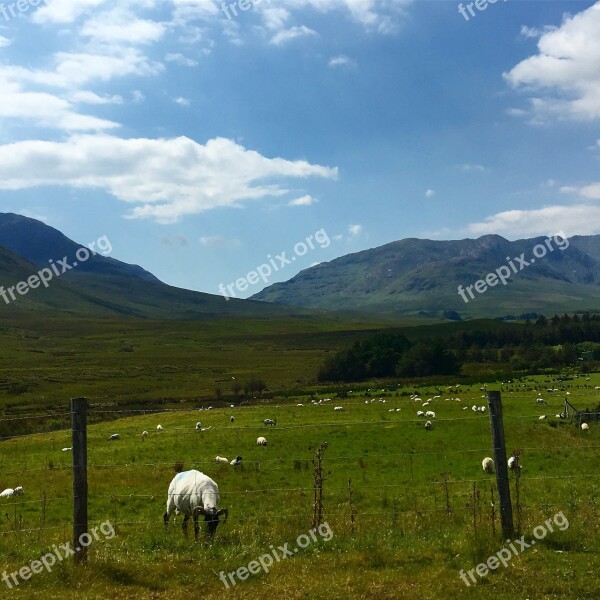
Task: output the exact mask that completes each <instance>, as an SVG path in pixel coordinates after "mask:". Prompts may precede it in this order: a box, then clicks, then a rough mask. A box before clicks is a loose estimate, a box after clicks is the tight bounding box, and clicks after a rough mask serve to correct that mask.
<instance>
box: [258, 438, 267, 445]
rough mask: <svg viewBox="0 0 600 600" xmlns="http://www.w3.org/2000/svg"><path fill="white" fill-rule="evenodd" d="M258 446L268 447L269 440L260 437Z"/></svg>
mask: <svg viewBox="0 0 600 600" xmlns="http://www.w3.org/2000/svg"><path fill="white" fill-rule="evenodd" d="M256 445H257V446H266V445H267V438H265V437H262V436H261V437H259V438H258V439H257V440H256Z"/></svg>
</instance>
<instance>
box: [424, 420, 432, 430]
mask: <svg viewBox="0 0 600 600" xmlns="http://www.w3.org/2000/svg"><path fill="white" fill-rule="evenodd" d="M431 428H432V425H431V421H427V423H425V429H427V431H429V430H430V429H431Z"/></svg>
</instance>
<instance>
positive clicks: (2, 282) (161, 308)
mask: <svg viewBox="0 0 600 600" xmlns="http://www.w3.org/2000/svg"><path fill="white" fill-rule="evenodd" d="M81 247H82V244H78V243H76V242H74V241H73V240H70V239H69V238H67V237H66V236H65V235H63V234H62V233H61V232H60V231H58V230H57V229H54V228H53V227H50V226H48V225H46V224H45V223H42V222H41V221H38V220H36V219H31V218H28V217H24V216H21V215H16V214H11V213H0V286H2V287H4V289H5V290H6V289H8V288H9V287H11V286H16V285H17V284H18V283H19V282H25V281H27V280H28V278H30V277H31V276H32V275H35V274H36V273H38V272H39V271H40V270H41V269H48V268H49V267H50V261H53V262H54V263H55V264H58V261H61V260H63V257H67V258H68V262H69V264H71V265H72V264H73V263H74V262H77V261H76V258H75V254H76V252H77V251H78V250H79V249H80V248H81ZM104 249H106V248H104ZM98 250H100V248H98ZM58 270H59V272H60V271H62V270H63V267H62V266H59V267H58ZM13 293H14V294H15V295H16V300H15V301H12V300H11V299H10V296H8V295H7V298H8V299H9V301H10V302H9V304H7V303H6V301H5V300H3V299H2V298H0V311H2V312H0V315H2V314H5V315H6V314H9V315H10V313H11V311H37V312H40V311H41V312H44V311H52V312H64V313H69V314H74V315H82V316H92V317H97V316H106V317H108V316H130V317H142V318H157V319H162V318H166V319H173V318H175V319H205V318H211V317H217V316H218V317H223V316H243V317H248V318H259V319H262V318H269V317H271V316H283V315H286V316H287V315H290V314H295V315H299V314H302V313H303V312H304V313H305V312H306V311H302V310H298V309H296V308H289V307H285V306H271V305H269V306H265V305H264V303H260V302H253V301H251V300H235V299H231V300H229V301H226V300H225V298H223V297H221V296H215V295H212V294H204V293H201V292H194V291H190V290H185V289H180V288H176V287H172V286H169V285H167V284H165V283H162V282H161V281H159V280H158V279H157V278H156V277H155V276H154V275H152V274H151V273H149V272H148V271H146V270H145V269H143V268H142V267H139V266H138V265H130V264H127V263H124V262H121V261H118V260H115V259H114V258H111V257H109V256H103V255H102V254H101V253H100V252H98V253H97V254H96V255H95V256H91V257H90V258H89V260H86V261H79V262H78V265H77V267H76V268H74V269H71V270H68V271H67V272H65V273H64V274H61V275H60V276H59V277H54V279H53V280H52V281H51V282H50V283H49V286H48V287H47V288H45V287H44V286H42V285H40V286H39V287H37V288H36V289H31V290H30V291H28V293H27V294H26V295H23V296H20V295H17V294H16V292H13Z"/></svg>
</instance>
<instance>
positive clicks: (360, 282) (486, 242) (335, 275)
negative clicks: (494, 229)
mask: <svg viewBox="0 0 600 600" xmlns="http://www.w3.org/2000/svg"><path fill="white" fill-rule="evenodd" d="M545 239H546V238H543V237H540V238H533V239H525V240H517V241H508V240H506V239H504V238H502V237H501V236H498V235H486V236H483V237H481V238H479V239H476V240H474V239H465V240H454V241H432V240H419V239H414V238H411V239H405V240H401V241H398V242H393V243H391V244H387V245H385V246H381V247H379V248H373V249H370V250H365V251H363V252H358V253H355V254H350V255H348V256H344V257H341V258H338V259H336V260H333V261H331V262H329V263H322V264H320V265H317V266H314V267H311V268H310V269H307V270H305V271H302V272H301V273H299V274H298V275H297V276H296V277H294V278H293V279H291V280H290V281H288V282H285V283H277V284H274V285H272V286H270V287H268V288H266V289H264V290H263V291H261V292H260V293H258V294H256V295H254V296H253V297H252V298H253V299H254V300H261V301H266V302H271V303H280V304H288V305H295V306H305V307H313V308H321V309H342V310H363V311H374V312H378V313H391V314H397V315H406V314H426V315H430V316H438V317H439V316H442V315H443V314H444V312H445V311H456V312H458V313H459V314H460V315H461V316H463V317H475V316H485V317H502V316H506V315H516V316H518V315H520V314H522V313H530V312H541V313H548V314H550V313H556V312H573V311H581V310H599V309H600V287H599V285H600V236H589V237H581V236H577V237H574V238H572V239H570V240H569V245H568V247H565V249H564V250H561V249H560V245H559V244H558V243H556V242H554V241H553V242H552V248H553V251H552V252H550V251H548V252H547V253H546V255H545V256H543V257H540V258H537V259H535V257H534V256H533V249H534V248H535V247H536V245H538V244H542V245H544V246H545V247H546V250H548V246H546V245H545V244H544V241H545ZM565 246H566V244H565ZM537 252H538V253H539V254H540V255H541V253H542V252H541V250H539V249H538V250H537ZM522 254H524V257H525V259H526V260H527V262H529V261H530V259H531V258H534V260H535V262H532V264H530V265H529V266H526V267H525V268H523V269H522V270H519V272H517V273H516V274H515V273H512V274H511V276H510V278H509V279H508V283H507V285H501V284H498V285H496V286H495V287H493V288H489V289H488V290H487V292H486V293H484V294H478V293H476V292H475V291H474V290H473V293H474V296H475V298H473V299H471V298H470V297H469V296H468V295H467V296H466V297H467V300H468V302H465V301H464V300H463V299H462V298H461V296H460V295H459V294H458V286H459V285H460V286H463V287H464V288H466V287H467V286H469V285H473V284H474V283H475V282H476V281H477V280H480V279H483V278H485V277H486V275H487V274H488V273H493V272H495V271H496V270H497V269H499V268H500V267H502V266H503V265H507V264H508V262H509V259H510V260H512V262H513V264H515V266H516V268H517V269H519V268H520V266H519V262H518V261H516V260H514V259H515V258H516V257H520V256H521V255H522Z"/></svg>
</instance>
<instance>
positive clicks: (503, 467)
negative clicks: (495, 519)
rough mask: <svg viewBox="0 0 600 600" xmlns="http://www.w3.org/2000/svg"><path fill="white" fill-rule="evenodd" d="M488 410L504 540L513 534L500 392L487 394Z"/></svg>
mask: <svg viewBox="0 0 600 600" xmlns="http://www.w3.org/2000/svg"><path fill="white" fill-rule="evenodd" d="M487 399H488V405H489V409H490V427H491V430H492V447H493V449H494V465H495V467H496V483H497V485H498V496H499V500H500V522H501V523H502V535H503V536H504V539H507V538H510V537H512V536H513V534H514V524H513V513H512V502H511V499H510V483H509V480H508V461H507V459H506V444H505V441H504V423H503V421H502V400H501V397H500V392H487Z"/></svg>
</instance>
